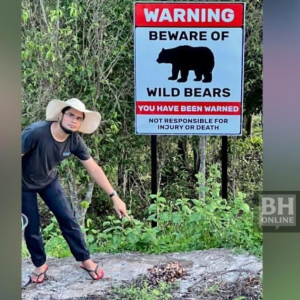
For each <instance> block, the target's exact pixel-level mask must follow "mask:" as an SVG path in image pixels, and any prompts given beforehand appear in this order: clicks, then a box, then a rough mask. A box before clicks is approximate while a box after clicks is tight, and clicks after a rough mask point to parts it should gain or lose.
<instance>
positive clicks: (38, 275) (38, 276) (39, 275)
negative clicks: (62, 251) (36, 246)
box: [30, 265, 48, 283]
mask: <svg viewBox="0 0 300 300" xmlns="http://www.w3.org/2000/svg"><path fill="white" fill-rule="evenodd" d="M47 271H48V266H47V265H46V270H45V271H44V272H42V273H40V274H36V273H34V272H32V273H31V275H34V276H36V277H37V278H36V280H35V281H33V280H32V278H31V276H30V279H31V281H32V283H43V282H44V280H45V278H46V273H47ZM42 275H44V278H43V280H42V281H39V278H40V277H41V276H42Z"/></svg>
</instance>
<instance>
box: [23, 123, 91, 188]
mask: <svg viewBox="0 0 300 300" xmlns="http://www.w3.org/2000/svg"><path fill="white" fill-rule="evenodd" d="M52 123H53V122H48V121H41V122H36V123H33V124H31V125H29V126H28V127H26V128H25V129H24V130H23V132H22V154H24V155H23V157H22V186H23V187H26V188H28V189H40V188H43V187H45V186H47V185H48V184H49V183H50V182H51V181H53V180H54V179H56V178H57V170H56V169H55V167H56V166H57V165H58V164H59V163H60V162H61V161H62V160H64V159H66V158H68V157H69V156H70V155H71V154H73V155H75V156H77V157H78V158H79V159H80V160H87V159H89V158H90V154H89V152H88V149H87V147H86V145H85V143H84V141H83V140H82V138H81V137H80V136H79V135H78V134H77V133H74V134H71V135H69V137H68V138H67V139H66V140H65V141H64V142H58V141H56V140H55V139H54V138H53V136H52V134H51V131H50V126H51V124H52Z"/></svg>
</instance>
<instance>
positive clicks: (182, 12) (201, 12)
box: [135, 3, 244, 27]
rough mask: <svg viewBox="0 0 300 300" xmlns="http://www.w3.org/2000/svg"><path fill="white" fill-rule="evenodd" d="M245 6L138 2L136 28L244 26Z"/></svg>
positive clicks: (237, 4) (239, 4)
mask: <svg viewBox="0 0 300 300" xmlns="http://www.w3.org/2000/svg"><path fill="white" fill-rule="evenodd" d="M243 8H244V6H243V4H241V3H203V4H202V3H172V4H171V3H169V4H168V3H136V5H135V26H137V27H138V26H140V27H241V26H243V17H244V9H243Z"/></svg>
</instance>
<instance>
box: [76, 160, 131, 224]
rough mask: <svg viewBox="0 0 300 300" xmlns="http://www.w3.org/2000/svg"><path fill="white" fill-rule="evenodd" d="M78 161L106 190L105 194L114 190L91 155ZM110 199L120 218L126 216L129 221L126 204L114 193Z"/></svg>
mask: <svg viewBox="0 0 300 300" xmlns="http://www.w3.org/2000/svg"><path fill="white" fill-rule="evenodd" d="M80 162H81V163H82V165H83V166H84V167H85V168H86V169H87V171H88V173H89V174H90V176H91V177H92V178H93V179H94V180H95V182H96V183H97V184H98V185H99V186H100V187H101V188H102V189H103V190H104V191H105V192H106V194H107V195H110V194H111V193H112V192H113V191H114V189H113V188H112V186H111V184H110V182H109V180H108V179H107V177H106V175H105V174H104V172H103V170H102V168H101V167H100V166H99V165H97V163H96V162H95V161H94V159H93V158H92V157H90V158H89V159H88V160H80ZM111 199H112V201H113V203H114V208H115V210H116V212H117V214H118V216H119V217H120V218H121V217H122V216H125V217H126V218H127V220H129V221H130V217H129V216H128V214H127V211H126V205H125V203H124V202H123V201H122V200H121V199H120V198H119V196H118V195H114V196H112V197H111Z"/></svg>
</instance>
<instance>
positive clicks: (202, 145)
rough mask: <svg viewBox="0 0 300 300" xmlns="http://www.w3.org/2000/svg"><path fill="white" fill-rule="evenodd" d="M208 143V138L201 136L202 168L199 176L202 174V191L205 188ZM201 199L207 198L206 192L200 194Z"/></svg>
mask: <svg viewBox="0 0 300 300" xmlns="http://www.w3.org/2000/svg"><path fill="white" fill-rule="evenodd" d="M206 141H207V137H206V136H201V137H200V168H199V174H200V176H201V177H200V178H201V181H200V186H199V187H200V189H201V188H203V187H205V178H206V177H205V171H206V168H205V159H206ZM199 198H202V199H204V198H205V192H204V191H201V190H200V192H199Z"/></svg>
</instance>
